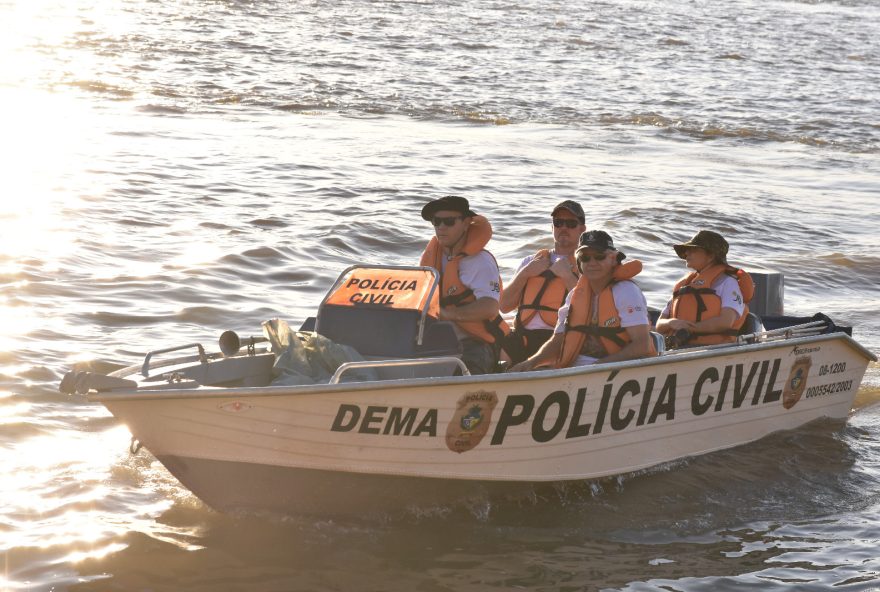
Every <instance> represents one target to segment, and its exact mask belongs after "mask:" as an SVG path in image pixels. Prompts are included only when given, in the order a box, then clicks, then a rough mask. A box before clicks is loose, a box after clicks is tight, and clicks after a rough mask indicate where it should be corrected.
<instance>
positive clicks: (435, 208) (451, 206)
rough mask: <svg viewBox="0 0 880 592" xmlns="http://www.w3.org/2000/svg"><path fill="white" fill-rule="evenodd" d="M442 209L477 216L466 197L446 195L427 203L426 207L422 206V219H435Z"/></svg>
mask: <svg viewBox="0 0 880 592" xmlns="http://www.w3.org/2000/svg"><path fill="white" fill-rule="evenodd" d="M441 210H450V211H453V212H460V213H461V215H462V216H476V213H474V212H473V211H472V210H471V206H470V204H468V200H466V199H465V198H463V197H459V196H457V195H444V196H443V197H441V198H440V199H435V200H434V201H431V202H428V203H427V204H425V207H423V208H422V219H423V220H429V221H430V220H433V219H434V214H436V213H437V212H439V211H441Z"/></svg>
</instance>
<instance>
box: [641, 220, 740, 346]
mask: <svg viewBox="0 0 880 592" xmlns="http://www.w3.org/2000/svg"><path fill="white" fill-rule="evenodd" d="M672 247H673V249H675V253H676V254H677V255H678V256H679V257H680V258H681V259H684V260H685V264H686V265H687V266H688V267H689V268H691V269H693V270H694V271H693V272H692V273H690V274H688V275H687V276H685V277H684V278H683V279H681V280H680V281H679V282H678V283H677V284H676V285H675V288H674V289H673V291H672V298H671V299H670V300H669V302H668V303H667V304H666V307H665V308H664V309H663V311H662V312H661V313H660V318H659V319H658V320H657V332H658V333H660V334H662V335H664V336H666V341H667V345H668V346H669V347H673V348H674V347H692V346H696V345H713V344H718V343H731V342H734V341H736V335H737V333H738V331H739V328H740V327H742V325H743V323H744V322H745V318H746V316H747V314H748V311H749V309H748V305H747V303H748V301H749V300H751V298H752V294H753V292H754V286H753V284H752V279H751V277H750V276H749V274H748V273H746V272H745V271H743V270H742V269H737V268H736V267H732V266H730V265H728V263H727V252H728V250H729V246H728V244H727V241H726V240H725V239H724V237H723V236H721V235H720V234H718V233H717V232H713V231H711V230H701V231H699V232H697V234H695V235H694V236H693V238H691V239H690V240H689V241H687V242H685V243H681V244H677V245H672Z"/></svg>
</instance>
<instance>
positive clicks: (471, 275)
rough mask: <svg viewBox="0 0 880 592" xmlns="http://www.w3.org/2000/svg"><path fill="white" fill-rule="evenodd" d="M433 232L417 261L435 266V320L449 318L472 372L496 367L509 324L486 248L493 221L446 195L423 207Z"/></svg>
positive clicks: (494, 266)
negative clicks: (502, 311) (437, 294)
mask: <svg viewBox="0 0 880 592" xmlns="http://www.w3.org/2000/svg"><path fill="white" fill-rule="evenodd" d="M422 218H423V219H425V220H428V221H430V222H431V223H432V224H433V225H434V237H433V238H432V239H431V241H430V242H429V243H428V246H427V247H426V248H425V252H424V253H422V258H421V265H425V266H429V267H433V268H434V269H436V270H437V271H439V272H440V313H439V314H440V317H439V318H440V320H443V321H452V322H453V323H454V325H453V326H454V328H455V333H456V335H457V336H458V339H459V343H460V344H461V348H462V361H463V362H464V363H465V365H466V366H467V367H468V370H469V371H470V373H471V374H489V373H491V372H493V371H494V370H495V364H496V363H497V361H498V354H499V352H500V350H501V347H502V343H503V342H504V341H505V340H506V338H507V335H509V333H510V326H509V325H508V324H507V322H506V321H505V320H504V319H503V318H501V315H500V314H499V313H498V298H499V296H500V294H501V277H500V275H499V273H498V264H497V263H496V262H495V257H493V256H492V254H491V253H490V252H489V251H487V250H485V246H486V243H488V242H489V239H490V238H491V237H492V227H491V225H490V224H489V221H488V220H486V218H484V217H483V216H478V215H477V214H476V213H474V212H473V211H472V210H471V209H470V205H469V204H468V200H467V199H465V198H463V197H459V196H455V195H447V196H445V197H442V198H440V199H436V200H434V201H432V202H430V203H428V204H427V205H425V207H424V208H422Z"/></svg>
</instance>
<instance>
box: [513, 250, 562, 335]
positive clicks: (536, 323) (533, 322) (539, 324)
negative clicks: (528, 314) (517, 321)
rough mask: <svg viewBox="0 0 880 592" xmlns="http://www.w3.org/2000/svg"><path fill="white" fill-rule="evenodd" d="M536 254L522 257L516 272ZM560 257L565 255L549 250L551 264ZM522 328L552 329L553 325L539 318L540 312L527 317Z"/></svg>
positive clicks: (533, 258)
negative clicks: (526, 321)
mask: <svg viewBox="0 0 880 592" xmlns="http://www.w3.org/2000/svg"><path fill="white" fill-rule="evenodd" d="M536 256H537V253H535V254H534V255H529V256H528V257H526V258H525V259H523V260H522V262H521V263H520V264H519V267H517V268H516V273H519V272H520V271H521V270H522V268H523V267H525V266H526V265H528V264H529V263H531V262H532V261H534V260H535V257H536ZM560 259H566V256H565V255H560V254H559V253H557V252H556V251H550V265H553V264H554V263H556V262H557V261H559V260H560ZM514 275H516V274H514ZM524 328H525V329H529V330H533V329H553V327H551V326H550V325H548V324H547V323H545V322H544V319H543V318H541V315H540V313H539V314H536V315H535V316H533V317H532V318H531V319H529V322H528V323H526V324H525V327H524Z"/></svg>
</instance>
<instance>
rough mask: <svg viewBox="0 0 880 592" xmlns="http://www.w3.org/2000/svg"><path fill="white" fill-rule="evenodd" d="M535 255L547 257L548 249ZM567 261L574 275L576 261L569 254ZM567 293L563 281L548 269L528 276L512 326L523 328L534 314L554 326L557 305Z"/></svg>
mask: <svg viewBox="0 0 880 592" xmlns="http://www.w3.org/2000/svg"><path fill="white" fill-rule="evenodd" d="M535 257H536V258H537V257H547V258H548V259H549V258H550V251H548V250H547V249H542V250H540V251H538V252H537V253H535ZM568 262H569V263H570V264H571V266H572V269H573V270H575V275H578V273H579V272H578V271H577V263H575V260H574V257H573V256H571V255H570V256H569V257H568ZM567 295H568V289H567V288H566V287H565V282H563V281H562V279H561V278H560V277H559V276H557V275H556V274H555V273H553V272H552V271H550V270H549V269H546V270H544V272H543V273H541V274H540V275H536V276H535V277H530V278H529V279H528V281H526V285H525V288H524V289H523V293H522V298H521V299H520V303H519V307H518V308H517V311H516V320H515V321H514V327H516V328H517V329H525V327H526V325H527V324H528V322H529V321H531V320H532V319H533V318H534V317H535V315H536V314H537V315H540V316H541V320H543V321H544V322H545V323H547V324H548V325H550V326H551V327H555V326H556V321H557V320H558V319H559V307H560V306H562V304H563V303H564V302H565V297H566V296H567Z"/></svg>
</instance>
